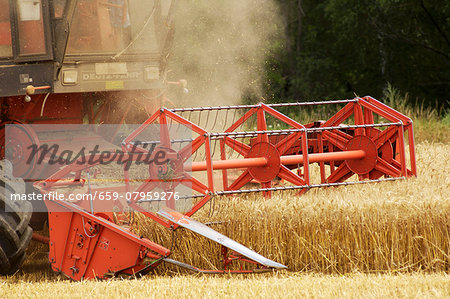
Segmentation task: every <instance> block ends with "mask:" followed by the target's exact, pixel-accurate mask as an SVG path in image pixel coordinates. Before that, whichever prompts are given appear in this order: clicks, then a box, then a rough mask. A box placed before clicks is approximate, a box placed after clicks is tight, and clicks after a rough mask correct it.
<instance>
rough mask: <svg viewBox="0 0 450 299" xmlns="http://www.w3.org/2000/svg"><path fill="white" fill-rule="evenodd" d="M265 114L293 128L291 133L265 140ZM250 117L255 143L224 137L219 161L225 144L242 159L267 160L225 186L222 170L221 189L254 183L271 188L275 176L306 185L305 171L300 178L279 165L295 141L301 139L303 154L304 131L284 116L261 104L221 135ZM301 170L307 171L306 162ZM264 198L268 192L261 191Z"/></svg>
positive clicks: (304, 150) (305, 147) (266, 137)
mask: <svg viewBox="0 0 450 299" xmlns="http://www.w3.org/2000/svg"><path fill="white" fill-rule="evenodd" d="M266 113H268V114H270V115H271V116H273V117H275V118H277V119H278V120H280V121H282V122H284V123H286V124H288V125H290V126H291V127H293V128H294V129H295V130H297V131H295V132H292V133H290V134H288V135H287V136H286V137H284V138H280V139H279V140H276V142H274V140H273V139H272V140H269V133H270V132H269V131H268V130H267V122H266ZM252 115H256V117H257V132H258V133H257V136H256V138H255V142H251V143H250V145H247V144H245V143H243V142H241V141H239V140H237V138H232V137H231V136H232V135H230V136H227V137H225V138H224V139H223V141H221V142H222V146H221V150H222V159H224V158H225V157H226V154H225V146H224V144H225V145H227V146H228V147H229V148H231V149H232V150H234V151H236V152H238V153H239V154H240V155H242V156H243V157H244V158H246V159H248V158H258V157H263V158H265V159H266V160H267V162H266V164H265V165H263V166H256V167H249V168H247V169H246V170H244V172H243V173H242V174H241V175H240V176H239V177H238V178H237V179H235V180H234V182H232V183H231V185H229V186H228V181H227V173H226V170H223V172H224V174H223V177H224V189H225V190H239V189H241V188H242V187H243V186H245V185H246V184H248V183H250V182H252V181H256V182H258V183H259V184H260V185H261V187H262V188H263V189H268V188H272V186H273V181H274V179H275V178H276V177H279V178H281V179H284V180H286V181H288V182H290V183H292V184H294V185H296V186H306V185H308V184H309V177H308V175H307V174H308V171H307V170H305V172H304V173H305V174H306V177H305V176H300V175H298V174H296V173H294V172H292V171H291V170H290V169H289V168H288V167H287V166H286V165H283V164H282V163H281V156H283V155H286V154H287V153H288V152H290V151H291V150H292V147H293V146H294V144H295V143H296V142H298V140H299V139H302V143H301V144H302V150H303V152H304V153H306V152H307V141H306V128H305V127H304V126H302V125H300V124H299V123H297V122H295V121H293V120H291V119H290V118H288V117H287V116H285V115H283V114H281V113H279V112H278V111H276V110H274V109H272V108H270V107H268V106H266V105H264V104H261V105H260V106H259V107H257V108H253V109H251V110H250V111H248V112H247V113H246V114H245V115H244V116H242V117H241V119H239V120H238V121H237V122H236V123H235V124H233V125H232V126H231V127H230V128H229V129H228V130H226V131H225V132H233V131H234V130H236V129H237V128H238V127H240V126H241V125H243V124H244V123H245V122H246V121H247V120H248V119H249V118H250V117H251V116H252ZM304 167H306V168H308V165H307V163H305V165H304ZM263 193H264V195H265V196H267V197H268V196H270V195H271V191H264V192H263Z"/></svg>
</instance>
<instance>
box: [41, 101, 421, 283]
mask: <svg viewBox="0 0 450 299" xmlns="http://www.w3.org/2000/svg"><path fill="white" fill-rule="evenodd" d="M340 103H345V104H346V105H345V106H344V107H343V108H342V109H341V110H339V111H338V112H337V113H336V114H335V115H333V116H332V117H331V118H330V119H329V120H327V121H322V122H317V123H314V124H306V125H303V124H301V123H299V122H298V121H296V120H294V119H292V118H290V117H288V116H286V115H284V114H282V113H281V112H280V111H278V110H276V108H277V107H280V105H279V104H278V105H277V104H275V105H266V104H259V105H255V106H242V107H235V108H233V109H239V108H243V109H244V108H245V109H248V111H247V112H246V113H244V114H243V115H242V116H241V117H240V118H239V119H238V120H237V121H236V122H235V123H234V124H232V125H231V126H230V127H229V128H228V129H227V130H225V131H224V132H223V133H208V132H207V131H206V130H205V129H202V128H201V127H200V126H198V125H196V124H194V123H193V122H192V121H190V120H188V119H186V118H184V117H182V116H181V115H179V114H177V113H176V112H178V110H179V109H171V110H170V109H164V108H162V109H160V110H159V111H157V112H156V113H155V114H154V115H152V116H151V117H150V118H149V119H148V120H147V121H145V122H144V123H143V124H142V125H141V126H140V127H139V128H138V129H136V130H135V131H134V132H133V133H132V134H131V135H129V136H128V137H127V138H126V139H125V140H124V143H123V144H124V145H123V151H124V152H126V155H128V156H127V157H130V158H132V159H135V158H134V153H133V151H137V152H142V153H148V154H152V152H150V151H149V150H147V149H145V148H143V147H139V146H138V147H136V146H135V144H134V142H135V141H137V140H138V137H139V136H140V135H141V134H142V132H143V131H144V130H145V129H146V128H147V127H148V126H150V125H154V124H157V125H159V133H160V143H159V145H158V146H157V147H156V149H157V150H159V151H163V152H165V153H166V155H167V157H168V162H167V165H169V164H170V169H172V170H173V172H172V173H171V176H169V177H164V178H159V177H157V175H155V170H154V169H153V168H152V167H153V166H152V165H150V167H149V173H150V174H149V178H148V179H147V180H145V181H144V182H143V183H142V184H141V185H140V186H138V187H137V188H135V189H134V190H133V189H132V188H133V187H132V186H131V184H130V183H129V182H130V174H129V173H128V171H127V170H124V176H125V179H124V186H121V187H113V188H109V189H110V190H115V191H117V192H130V191H137V192H148V191H151V190H153V189H155V188H157V187H159V188H162V189H164V190H165V191H170V190H174V188H175V187H176V186H178V185H185V186H188V187H189V188H191V189H192V190H193V191H195V192H197V193H198V194H197V195H195V197H199V198H200V199H198V200H197V201H196V202H195V204H194V205H193V207H192V208H191V210H189V211H188V212H186V213H185V214H184V216H191V215H193V214H194V213H195V212H196V211H198V210H199V209H200V208H201V207H202V206H204V205H205V204H206V203H207V202H208V201H209V200H210V199H211V198H213V197H214V196H216V195H229V194H240V193H250V192H263V194H264V195H265V196H266V197H269V196H270V195H271V193H272V192H273V191H278V190H298V191H299V192H300V193H302V192H305V191H306V190H308V189H309V188H316V187H326V186H339V185H346V184H356V183H366V182H378V181H382V180H380V178H381V177H383V176H384V177H386V180H393V179H396V178H404V177H410V176H415V175H417V170H416V162H415V152H414V135H413V127H412V121H411V119H410V118H408V117H406V116H404V115H402V114H401V113H399V112H397V111H395V110H393V109H391V108H389V107H387V106H386V105H385V104H383V103H381V102H379V101H377V100H375V99H373V98H371V97H365V98H356V99H353V100H348V101H342V102H340ZM325 104H326V103H325ZM281 105H283V104H281ZM286 105H288V104H286ZM292 105H295V104H292ZM298 105H304V104H301V103H299V104H298ZM198 109H205V110H214V109H232V108H230V107H225V108H220V107H217V108H212V107H209V108H198ZM181 110H182V109H181ZM199 111H201V110H199ZM268 115H270V116H271V117H272V118H275V119H276V120H277V121H280V122H282V123H283V124H285V126H287V127H288V128H289V129H286V130H268V125H267V120H266V116H268ZM375 115H377V116H378V117H382V118H384V119H386V120H387V121H388V122H387V123H382V124H376V123H375V122H374V120H375ZM252 117H253V118H255V117H256V123H257V128H256V129H257V130H256V131H243V132H236V131H237V130H238V129H239V128H240V127H244V128H245V126H246V122H248V121H249V119H250V118H252ZM169 123H171V124H173V123H175V124H178V125H181V126H184V127H186V128H189V129H190V130H192V132H193V134H194V135H195V136H194V137H193V138H192V140H190V142H189V143H188V145H186V146H184V147H183V148H181V150H178V151H176V150H175V149H173V148H172V142H173V139H174V137H173V136H171V133H170V130H169V128H168V127H169ZM382 128H384V130H381V129H382ZM405 132H406V133H407V135H408V141H409V161H408V162H409V165H408V164H407V157H406V145H405V140H406V138H405ZM273 136H278V137H279V138H273ZM280 136H281V137H280ZM241 137H247V139H242V140H240V138H241ZM248 138H251V140H250V142H249V141H248V140H249V139H248ZM212 140H219V141H220V160H213V159H212V156H213V155H212V147H211V143H212ZM201 148H202V149H203V151H204V154H205V159H204V160H203V161H193V162H190V161H188V160H189V158H190V157H192V156H193V155H194V154H195V153H196V152H197V151H199V150H200V149H201ZM227 149H231V150H232V151H235V152H237V153H238V154H240V155H241V156H242V157H243V158H240V159H227V157H228V155H227ZM86 160H88V159H86ZM95 160H97V161H99V159H95ZM313 163H318V164H319V171H320V182H319V183H312V182H311V175H310V165H311V164H313ZM93 166H96V164H95V165H87V164H84V165H79V161H75V162H74V163H73V164H71V165H68V166H66V167H64V168H62V169H61V170H60V171H58V172H57V173H55V174H54V175H52V176H51V177H49V178H48V179H47V180H45V181H43V182H41V183H39V184H37V186H39V187H40V188H41V190H42V191H43V192H50V191H51V190H52V189H53V188H55V187H56V186H58V187H61V186H63V185H64V182H63V181H62V180H63V179H67V176H68V175H69V173H71V172H75V173H77V174H78V175H77V176H76V177H75V179H74V180H73V181H65V182H67V184H73V183H78V184H80V183H81V182H83V181H82V179H81V176H80V174H81V172H86V171H88V170H89V168H91V167H93ZM327 166H328V167H327ZM230 169H241V171H242V173H241V174H240V175H239V176H238V177H237V178H236V179H234V180H233V181H232V182H231V184H229V182H230V180H231V178H230V176H229V175H228V170H230ZM214 170H221V171H222V181H223V186H222V187H223V188H222V189H220V188H218V186H217V184H216V185H215V182H214ZM190 172H205V173H206V180H207V183H206V184H204V183H202V182H200V181H199V180H198V179H196V178H194V177H193V176H192V175H191V174H190ZM354 175H356V176H357V177H358V178H359V181H356V182H355V181H353V182H346V181H347V180H348V179H349V178H350V177H352V176H354ZM277 178H281V179H283V180H284V181H286V182H287V183H288V184H287V183H283V184H282V186H279V185H278V186H274V181H275V180H276V179H277ZM250 182H256V183H259V184H260V185H261V188H256V189H247V190H242V188H243V187H244V186H245V185H247V184H248V183H250ZM104 189H105V190H108V188H107V187H106V188H104ZM91 192H92V191H91ZM49 204H50V205H55V204H56V203H54V202H50V203H49ZM57 204H59V205H60V206H61V208H62V209H63V210H64V209H65V210H67V211H69V213H66V215H70V216H61V215H63V214H61V213H53V214H54V215H51V217H50V219H51V221H50V222H51V228H53V227H54V225H56V223H58V225H59V226H61V225H60V224H61V220H58V219H56V218H58V217H59V218H60V219H65V220H64V221H65V222H67V226H64V227H66V228H64V229H62V228H59V229H58V230H59V233H58V234H57V237H58V238H69V237H70V236H71V233H70V231H67V229H68V228H70V229H74V228H77V227H79V226H80V221H81V220H83V219H89V221H91V224H90V226H86V225H85V224H83V226H81V227H82V228H83V229H85V228H86V227H88V228H89V229H93V230H95V231H99V228H98V226H100V227H101V229H103V230H108V231H111V232H114V233H116V234H117V238H118V239H120V240H121V241H120V242H122V239H124V238H125V239H127V240H131V241H130V242H131V243H130V244H132V245H130V246H134V247H135V248H134V249H133V250H132V252H134V253H135V254H136V255H137V256H139V257H141V256H143V254H142V253H141V252H142V251H146V253H145V254H144V255H147V256H148V254H152V255H151V256H152V257H153V258H154V259H155V260H157V261H158V259H162V258H163V257H167V255H168V254H169V253H170V252H169V251H168V250H167V249H165V248H162V247H160V246H159V245H157V244H154V243H151V242H150V241H144V240H142V239H139V240H138V239H136V236H134V235H132V234H130V233H129V232H124V231H123V230H122V229H120V228H119V227H118V226H117V225H116V224H114V223H112V222H111V221H109V220H106V219H104V218H105V217H109V218H111V217H110V216H108V215H106V216H105V215H103V216H99V215H95V214H92V213H89V212H87V210H88V207H82V206H76V205H72V204H67V203H57ZM127 204H128V205H129V206H130V207H132V208H133V209H135V210H136V211H139V212H142V213H143V214H144V215H146V216H148V217H150V218H151V219H153V220H155V221H156V222H158V223H160V224H162V225H164V226H166V227H168V228H172V229H176V228H177V227H179V223H176V221H170V219H163V218H162V217H160V215H158V214H157V213H154V212H151V211H147V210H146V209H144V208H143V207H142V206H140V205H139V202H138V201H137V199H136V198H134V199H132V200H131V201H129V202H128V203H127ZM167 206H168V207H169V208H171V209H174V207H175V202H174V200H168V201H167ZM180 215H181V214H180ZM102 217H103V218H102ZM66 218H67V219H66ZM75 218H76V219H78V220H76V221H75V222H74V224H72V221H74V220H72V219H75ZM78 229H80V228H78ZM52 240H56V237H53V236H51V243H52V242H56V241H52ZM97 241H98V240H97ZM97 241H96V242H97ZM67 242H69V241H66V244H62V243H61V242H60V241H58V245H57V246H59V247H58V248H59V249H57V250H56V249H51V253H50V256H51V258H54V259H55V260H58V261H60V260H61V259H62V260H63V261H66V262H61V263H62V264H61V265H59V266H54V269H55V270H61V271H63V272H65V273H68V272H67V271H69V270H70V269H73V267H75V265H77V263H78V260H79V258H78V259H76V258H75V257H74V255H73V254H72V253H71V254H72V255H71V257H70V258H65V257H63V256H65V255H61V254H62V253H61V252H66V251H67V250H68V247H69V246H68V245H67ZM51 246H53V245H51ZM124 246H125V245H124ZM125 247H126V246H125ZM55 248H56V247H55ZM52 250H55V252H53V251H52ZM149 250H150V251H152V253H147V251H149ZM222 253H223V254H224V267H225V269H226V270H227V269H228V266H229V264H230V263H231V262H232V261H233V260H242V261H250V260H248V259H247V258H245V257H243V256H241V255H239V254H235V253H231V254H230V255H228V250H223V251H222ZM65 254H66V255H67V253H65ZM74 259H75V260H74ZM119 260H120V258H119ZM135 262H136V263H135V264H133V265H129V268H128V269H133V271H134V270H136V271H139V270H140V269H142V268H145V266H143V265H142V259H141V260H139V259H138V260H137V261H135ZM250 262H252V261H250ZM72 263H73V264H72ZM113 264H115V263H113ZM156 264H157V262H155V265H156ZM180 264H182V263H180ZM121 265H122V264H121ZM69 266H70V267H69ZM77 267H78V266H77ZM91 267H92V269H96V267H97V266H96V265H94V264H92V265H91ZM190 267H191V269H194V270H196V271H200V272H208V273H209V272H210V271H208V270H200V269H198V268H195V267H192V266H190ZM100 268H101V267H100ZM119 268H120V267H116V270H117V271H115V272H121V271H124V270H123V269H122V270H121V269H119ZM68 269H69V270H68ZM86 269H88V268H86ZM89 269H91V268H89ZM89 269H88V270H83V271H84V272H83V274H82V275H81V274H78V273H75V272H76V271H74V273H73V275H72V276H73V278H75V279H78V278H80V277H81V278H86V277H93V276H89V274H87V273H88V272H89V271H90V270H89ZM102 269H103V268H102ZM103 272H105V271H103ZM218 272H220V271H211V273H218ZM235 272H239V273H247V272H249V271H247V270H246V271H235ZM105 273H106V272H105ZM105 273H103V274H105ZM77 275H81V276H77ZM97 276H98V275H97Z"/></svg>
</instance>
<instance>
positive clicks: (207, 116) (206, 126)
mask: <svg viewBox="0 0 450 299" xmlns="http://www.w3.org/2000/svg"><path fill="white" fill-rule="evenodd" d="M210 114H211V110H206V124H205V125H204V126H203V128H205V130H206V131H209V132H211V130H210V129H208V123H209V115H210Z"/></svg>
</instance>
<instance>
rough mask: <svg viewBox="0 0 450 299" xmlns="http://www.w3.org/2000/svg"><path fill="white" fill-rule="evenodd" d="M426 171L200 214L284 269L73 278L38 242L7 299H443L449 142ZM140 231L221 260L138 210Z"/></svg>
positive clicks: (428, 151) (177, 254) (422, 159)
mask: <svg viewBox="0 0 450 299" xmlns="http://www.w3.org/2000/svg"><path fill="white" fill-rule="evenodd" d="M416 150H417V156H418V157H417V160H418V171H419V174H418V177H417V178H411V179H408V180H406V181H395V182H385V183H379V184H365V185H357V186H348V187H337V188H329V189H315V190H311V191H309V192H308V193H306V194H305V195H303V196H301V197H297V196H295V195H294V194H292V193H278V194H275V196H274V197H273V198H272V199H270V200H265V199H263V198H262V197H261V196H260V195H256V194H255V195H249V196H247V197H236V198H217V199H215V200H214V202H212V203H211V205H209V204H208V205H207V206H205V207H204V208H203V209H202V210H201V211H200V212H199V213H198V215H196V216H195V218H196V219H198V220H200V221H202V222H212V223H214V224H213V225H212V227H213V228H214V229H216V230H218V231H220V232H222V233H224V234H225V235H227V236H229V237H231V238H233V239H235V240H237V241H238V242H240V243H243V244H244V245H246V246H248V247H250V248H252V249H253V250H255V251H257V252H258V253H260V254H262V255H264V256H266V257H268V258H271V259H273V260H275V261H277V262H280V263H284V264H285V265H287V266H288V267H289V270H288V271H280V272H276V273H269V274H261V275H248V276H232V275H218V276H206V275H194V274H188V273H186V272H184V271H179V270H178V269H177V268H174V267H173V266H166V265H162V266H160V267H159V268H158V269H157V270H156V273H154V274H150V275H149V276H147V277H145V278H143V279H132V280H119V279H115V280H111V281H91V282H72V281H69V280H66V279H64V278H63V277H62V276H60V275H58V274H56V273H53V272H52V271H51V270H50V267H49V265H48V263H47V261H46V256H47V252H48V249H47V248H46V247H45V246H43V245H37V244H33V245H32V246H31V248H30V249H29V257H28V259H27V260H26V262H25V265H24V267H23V270H20V271H19V272H17V273H16V274H14V275H13V276H10V277H6V278H5V277H3V278H0V298H8V297H10V298H18V297H23V298H34V297H41V298H42V297H48V296H54V297H70V298H85V297H99V296H114V297H124V298H127V297H142V296H146V297H188V298H191V297H202V298H205V297H206V298H210V297H219V296H220V297H225V296H226V297H237V296H239V297H243V298H248V297H268V296H270V297H312V298H326V297H347V298H354V297H369V298H384V297H399V298H410V297H436V298H445V297H449V296H450V276H449V267H450V258H449V255H450V197H449V194H450V193H449V186H450V178H449V176H448V174H447V169H449V168H450V160H449V159H448V152H449V151H450V145H449V144H440V143H427V142H424V143H420V144H418V145H417V146H416ZM134 230H135V231H136V232H138V233H140V234H141V235H145V236H147V237H148V238H150V239H151V240H153V241H156V242H158V243H160V244H162V245H164V246H166V247H168V248H171V250H172V251H173V255H172V258H174V259H177V260H180V261H183V262H186V263H190V264H193V265H195V266H199V267H203V268H220V266H221V262H220V255H219V253H220V247H219V246H217V245H216V244H214V243H212V242H209V241H208V240H207V239H205V238H203V237H200V236H196V235H194V234H192V233H190V232H187V231H184V230H177V231H176V233H172V232H171V231H168V230H167V229H165V228H163V227H160V226H157V225H155V224H154V223H152V222H149V221H147V220H146V219H144V218H143V217H136V220H135V223H134Z"/></svg>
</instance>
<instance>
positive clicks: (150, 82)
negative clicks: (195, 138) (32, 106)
mask: <svg viewBox="0 0 450 299" xmlns="http://www.w3.org/2000/svg"><path fill="white" fill-rule="evenodd" d="M173 2H175V1H171V0H163V1H161V0H158V1H146V2H145V7H144V8H143V7H142V3H141V2H139V1H130V2H128V1H126V0H104V1H103V0H38V1H29V0H16V1H8V0H1V2H0V4H1V7H2V12H1V13H0V60H1V61H2V62H1V64H2V67H3V72H2V73H3V76H2V80H1V82H0V95H1V96H2V97H5V96H16V95H25V94H26V93H28V95H32V94H40V93H43V94H47V93H86V92H102V91H103V92H107V91H118V90H151V89H162V88H163V82H164V78H165V65H166V61H165V60H166V57H167V56H168V51H169V49H170V45H171V41H172V37H173V26H172V13H173V7H174V6H173ZM30 85H31V86H33V87H34V88H32V87H29V88H28V89H27V86H30ZM27 100H28V101H30V100H35V99H30V98H29V97H28V98H27ZM24 117H26V116H24Z"/></svg>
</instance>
